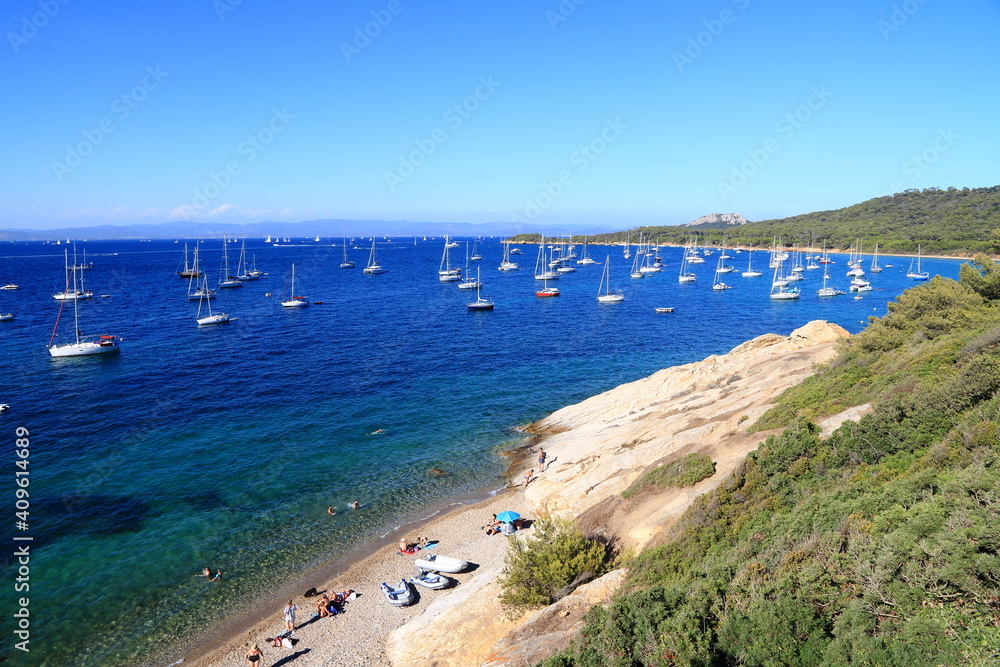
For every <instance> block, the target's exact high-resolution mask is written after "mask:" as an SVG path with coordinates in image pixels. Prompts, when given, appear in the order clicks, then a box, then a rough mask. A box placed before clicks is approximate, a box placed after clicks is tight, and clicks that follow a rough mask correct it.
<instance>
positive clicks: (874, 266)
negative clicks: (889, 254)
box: [868, 243, 882, 273]
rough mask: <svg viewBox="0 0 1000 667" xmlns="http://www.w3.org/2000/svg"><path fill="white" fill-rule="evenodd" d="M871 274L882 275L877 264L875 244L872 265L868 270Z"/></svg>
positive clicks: (876, 246)
mask: <svg viewBox="0 0 1000 667" xmlns="http://www.w3.org/2000/svg"><path fill="white" fill-rule="evenodd" d="M868 270H869V271H871V272H872V273H882V267H881V266H879V263H878V244H877V243H876V244H875V252H873V253H872V264H871V267H870V268H869V269H868Z"/></svg>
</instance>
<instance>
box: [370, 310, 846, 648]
mask: <svg viewBox="0 0 1000 667" xmlns="http://www.w3.org/2000/svg"><path fill="white" fill-rule="evenodd" d="M848 335H849V334H848V333H847V331H845V330H844V329H843V328H841V327H839V326H837V325H835V324H830V323H827V322H820V321H815V322H810V323H809V324H807V325H805V326H803V327H801V328H799V329H796V330H795V331H793V332H792V333H791V334H790V335H789V336H779V335H776V334H767V335H764V336H760V337H758V338H755V339H753V340H751V341H748V342H746V343H744V344H742V345H740V346H738V347H736V348H734V349H733V350H732V351H730V352H729V353H728V354H724V355H718V356H711V357H708V358H707V359H704V360H702V361H699V362H695V363H691V364H685V365H683V366H676V367H673V368H668V369H665V370H662V371H659V372H657V373H654V374H653V375H651V376H649V377H647V378H644V379H642V380H637V381H635V382H631V383H628V384H624V385H621V386H619V387H616V388H614V389H612V390H610V391H607V392H605V393H603V394H600V395H598V396H594V397H593V398H590V399H587V400H586V401H583V402H582V403H578V404H576V405H571V406H568V407H566V408H563V409H561V410H558V411H557V412H555V413H553V414H552V415H550V416H548V417H546V418H545V419H542V420H541V421H539V422H537V423H535V424H533V425H532V429H531V430H533V431H535V432H537V433H540V434H543V435H545V439H544V440H543V442H542V446H543V447H544V448H545V450H546V452H547V453H548V460H549V464H548V467H547V468H546V470H545V471H544V472H543V473H542V474H541V475H539V478H538V479H537V480H536V481H534V482H532V483H531V484H530V485H529V487H528V488H527V489H526V490H525V492H524V493H525V499H526V501H527V503H528V504H529V506H530V507H531V508H532V509H533V511H534V513H535V514H536V516H537V515H545V514H552V515H559V516H563V517H568V518H573V519H576V520H578V522H579V523H580V524H581V526H582V527H583V528H584V530H585V531H588V532H601V531H603V532H605V533H607V534H610V535H611V536H613V537H615V538H617V539H618V540H619V542H620V543H621V544H622V546H625V547H628V548H632V549H634V550H636V551H640V550H642V549H643V548H644V547H646V546H647V545H649V544H650V543H651V542H653V541H655V540H656V539H658V538H662V536H663V535H664V532H665V531H666V530H667V529H668V528H669V527H670V526H671V525H672V524H673V522H674V521H675V520H676V519H677V517H679V516H680V515H681V514H682V513H683V512H684V511H685V510H686V509H687V507H688V506H689V505H690V503H691V501H692V499H693V498H694V497H695V496H697V495H699V494H702V493H705V492H706V491H708V490H709V489H712V488H714V487H715V486H717V485H718V484H719V483H720V482H721V481H722V480H724V479H725V478H726V477H727V476H728V475H729V474H730V473H731V472H732V471H733V470H734V469H735V468H736V466H738V465H739V464H740V462H741V461H742V460H743V459H744V457H745V456H746V455H747V453H748V452H750V451H752V450H753V449H755V448H756V447H757V446H758V445H759V444H760V443H761V442H762V441H763V439H764V438H765V437H766V436H767V433H755V434H749V433H747V432H746V429H747V428H748V427H749V426H750V425H751V424H753V423H754V422H755V421H756V420H757V418H758V417H759V416H760V415H762V414H763V413H764V412H765V411H766V410H767V409H768V407H769V404H770V403H771V402H772V401H773V400H774V399H775V398H776V397H777V396H778V395H779V394H781V392H783V391H784V390H785V389H787V388H788V387H790V386H792V385H794V384H796V383H798V382H800V381H801V380H802V379H804V378H806V377H808V376H809V375H811V374H812V373H813V372H814V369H815V367H816V365H817V364H820V363H823V362H826V361H829V360H830V359H832V358H833V357H834V355H835V344H836V342H837V341H838V340H839V339H841V338H844V337H846V336H848ZM688 452H704V453H706V454H708V455H709V456H711V457H712V460H713V461H714V462H715V464H716V473H715V474H714V475H713V476H712V477H710V478H708V479H706V480H703V481H702V482H700V483H699V484H697V485H696V486H694V487H691V488H685V489H674V490H669V491H665V492H662V493H657V494H653V495H650V494H646V495H643V494H638V495H637V496H633V497H632V498H631V499H629V500H628V501H625V500H623V499H622V497H621V493H622V491H624V490H625V489H627V488H628V487H629V486H630V485H631V484H632V483H633V482H634V481H635V480H636V479H637V478H638V477H639V476H640V475H641V474H642V473H643V472H644V471H645V470H647V469H649V468H650V467H652V466H655V465H659V464H662V463H664V462H667V461H669V460H671V459H673V458H675V457H677V456H680V455H682V454H686V453H688ZM498 575H499V571H497V572H495V573H491V576H490V577H481V578H479V583H478V584H477V586H476V587H475V590H472V589H473V587H468V589H467V590H463V587H460V588H458V589H456V590H455V591H454V593H453V594H452V595H450V596H448V597H447V598H445V599H442V600H440V601H439V602H436V603H435V604H434V605H431V606H430V607H429V608H428V609H427V611H426V612H424V613H423V614H422V615H420V616H419V617H417V618H415V619H413V620H412V621H410V622H409V623H408V624H406V625H405V626H403V627H401V628H399V629H398V630H397V631H396V632H394V633H393V634H392V636H391V638H390V640H389V646H388V653H389V656H390V657H391V659H392V661H393V664H394V665H483V664H488V665H490V667H498V666H499V665H508V664H518V665H520V664H523V663H524V662H525V659H527V660H529V661H531V662H534V661H537V660H541V659H543V658H544V657H546V656H547V655H551V654H552V653H554V652H556V651H558V650H560V649H561V648H562V647H564V646H565V645H566V644H567V643H568V641H569V639H570V637H571V636H572V633H573V632H574V631H575V629H576V628H577V627H578V624H579V623H580V621H581V619H582V615H583V614H584V613H585V612H586V609H588V608H589V607H590V606H591V605H593V604H605V603H607V602H608V601H609V600H610V599H611V597H612V596H613V594H614V592H615V591H616V590H617V588H618V585H619V584H620V582H621V581H622V579H623V573H622V572H620V571H618V572H613V573H611V574H609V575H606V576H605V577H602V578H601V579H599V580H597V581H595V582H593V583H592V584H589V585H588V586H586V587H581V588H580V589H578V590H577V591H576V592H575V593H574V594H572V595H570V596H568V597H566V598H564V599H563V600H560V601H559V602H558V603H556V605H553V606H552V607H550V608H548V609H543V610H540V611H538V612H535V613H533V614H529V615H527V616H526V617H524V618H522V619H519V620H518V621H516V622H514V621H510V620H508V619H506V618H505V617H504V615H503V613H502V610H501V609H500V607H499V604H498V602H497V600H496V596H497V593H498V592H499V587H498V585H497V583H496V581H495V579H496V576H498ZM428 656H434V657H433V658H430V657H428Z"/></svg>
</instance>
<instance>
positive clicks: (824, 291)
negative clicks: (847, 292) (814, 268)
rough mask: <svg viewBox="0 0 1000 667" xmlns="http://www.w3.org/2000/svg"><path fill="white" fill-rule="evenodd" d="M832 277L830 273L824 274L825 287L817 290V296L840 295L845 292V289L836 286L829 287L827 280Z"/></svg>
mask: <svg viewBox="0 0 1000 667" xmlns="http://www.w3.org/2000/svg"><path fill="white" fill-rule="evenodd" d="M829 279H830V274H829V273H824V274H823V287H821V288H820V289H818V290H816V296H840V295H841V294H843V293H844V290H839V289H837V288H835V287H827V284H826V283H827V281H828V280H829Z"/></svg>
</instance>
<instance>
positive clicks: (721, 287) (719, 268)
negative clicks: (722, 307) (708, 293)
mask: <svg viewBox="0 0 1000 667" xmlns="http://www.w3.org/2000/svg"><path fill="white" fill-rule="evenodd" d="M725 257H726V250H725V248H723V249H722V253H720V254H719V261H718V263H717V264H716V265H715V279H714V280H713V281H712V291H713V292H722V291H725V290H727V289H731V287H730V286H729V285H727V284H726V283H724V282H722V274H723V273H728V272H729V271H732V267H728V266H726V265H725V264H724V263H723V262H725V259H724V258H725Z"/></svg>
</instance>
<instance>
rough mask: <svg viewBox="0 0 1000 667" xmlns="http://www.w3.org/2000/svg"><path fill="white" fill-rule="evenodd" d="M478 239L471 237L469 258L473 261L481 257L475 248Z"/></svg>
mask: <svg viewBox="0 0 1000 667" xmlns="http://www.w3.org/2000/svg"><path fill="white" fill-rule="evenodd" d="M478 240H479V239H472V256H471V257H469V259H470V260H472V261H473V262H478V261H479V260H481V259H482V258H483V256H482V255H480V254H479V251H478V250H476V243H477V242H478Z"/></svg>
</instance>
